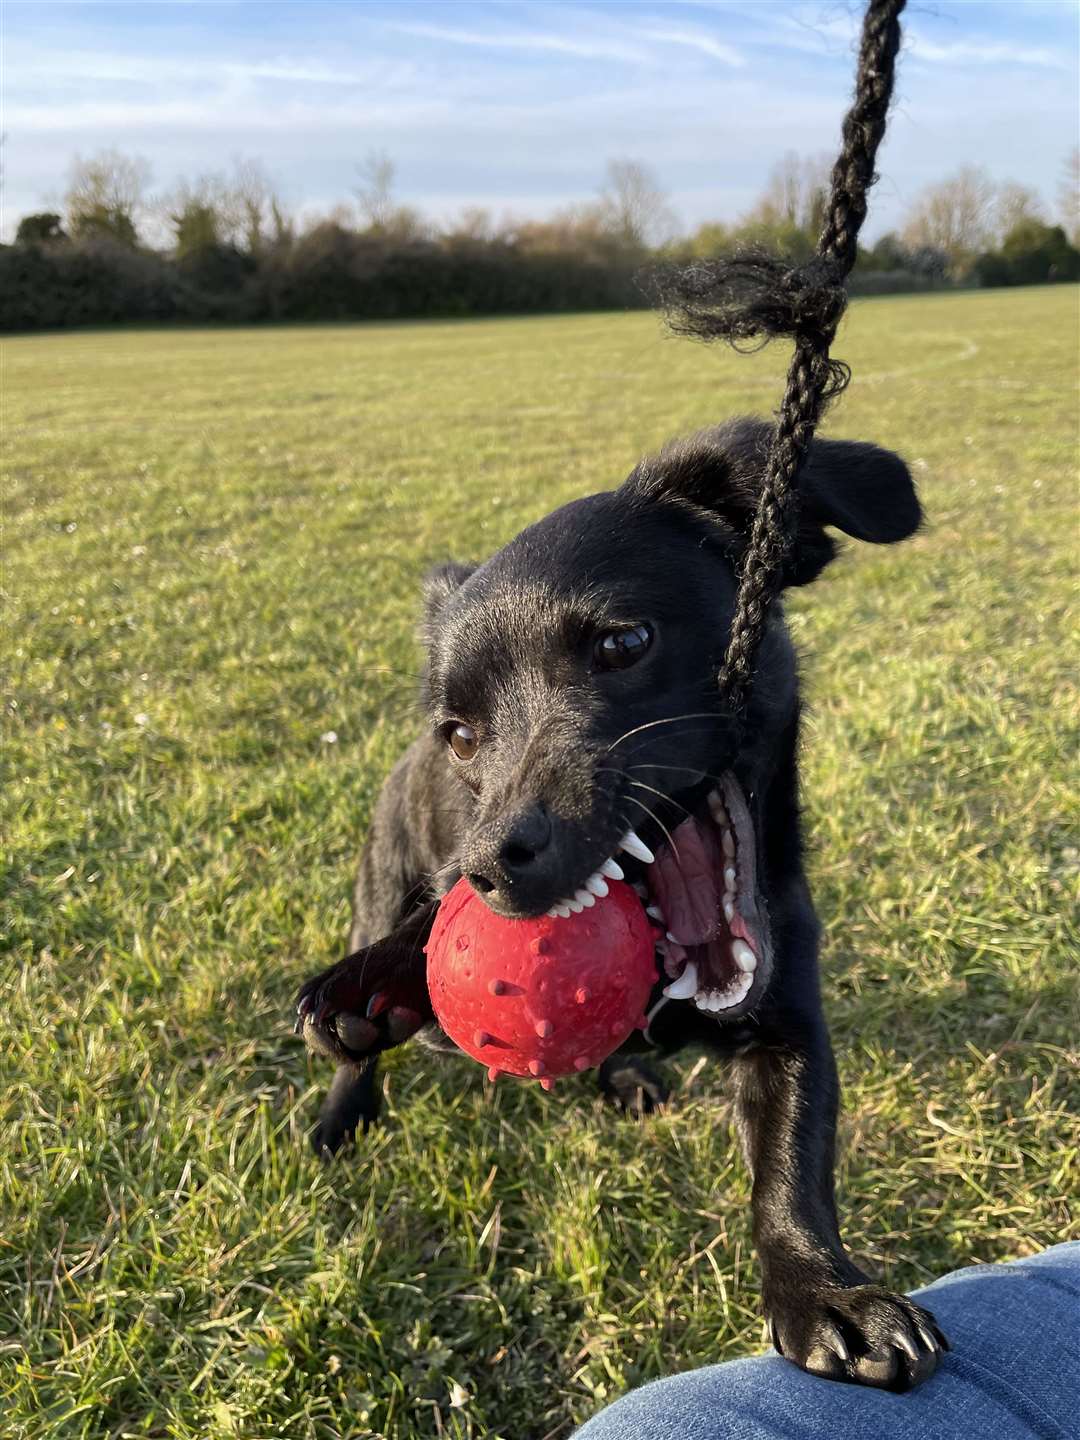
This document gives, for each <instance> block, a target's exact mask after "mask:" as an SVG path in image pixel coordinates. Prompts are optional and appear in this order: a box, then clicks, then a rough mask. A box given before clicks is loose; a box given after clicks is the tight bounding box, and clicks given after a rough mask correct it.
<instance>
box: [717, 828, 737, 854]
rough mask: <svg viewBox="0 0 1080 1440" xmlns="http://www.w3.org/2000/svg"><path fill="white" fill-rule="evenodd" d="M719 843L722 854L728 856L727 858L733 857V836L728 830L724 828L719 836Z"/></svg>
mask: <svg viewBox="0 0 1080 1440" xmlns="http://www.w3.org/2000/svg"><path fill="white" fill-rule="evenodd" d="M720 844H721V846H722V847H723V850H724V854H725V855H726V856H727V857H728V859H729V860H731V859H733V858H734V855H735V836H734V835H733V834H732V833H731V831H730V830H725V831H724V833H723V834H722V835H721V836H720Z"/></svg>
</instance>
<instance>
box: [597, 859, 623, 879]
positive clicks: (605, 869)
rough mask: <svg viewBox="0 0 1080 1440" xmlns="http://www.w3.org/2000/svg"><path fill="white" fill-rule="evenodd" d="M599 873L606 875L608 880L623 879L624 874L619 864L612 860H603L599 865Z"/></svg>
mask: <svg viewBox="0 0 1080 1440" xmlns="http://www.w3.org/2000/svg"><path fill="white" fill-rule="evenodd" d="M600 874H601V875H606V876H607V878H608V879H609V880H625V879H626V875H625V874H624V872H623V868H622V866H621V865H619V864H617V863H616V862H615V861H614V860H605V861H604V863H603V864H602V865H601V866H600Z"/></svg>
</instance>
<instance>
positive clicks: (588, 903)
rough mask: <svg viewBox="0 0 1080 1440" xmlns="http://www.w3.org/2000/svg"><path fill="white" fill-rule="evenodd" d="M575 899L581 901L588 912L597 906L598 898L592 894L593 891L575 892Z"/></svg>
mask: <svg viewBox="0 0 1080 1440" xmlns="http://www.w3.org/2000/svg"><path fill="white" fill-rule="evenodd" d="M574 899H575V900H577V901H579V902H580V904H582V905H583V906H584V907H585V909H586V910H591V909H592V907H593V906H594V905H595V904H596V896H595V895H594V894H593V893H592V891H591V890H577V891H575V893H574Z"/></svg>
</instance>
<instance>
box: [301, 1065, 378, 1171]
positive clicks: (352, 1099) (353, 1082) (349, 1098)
mask: <svg viewBox="0 0 1080 1440" xmlns="http://www.w3.org/2000/svg"><path fill="white" fill-rule="evenodd" d="M381 1105H382V1094H381V1092H380V1090H379V1062H378V1060H376V1059H374V1058H372V1059H371V1060H367V1061H365V1062H362V1063H361V1064H359V1065H349V1064H345V1063H342V1064H341V1065H339V1066H338V1068H337V1069H336V1070H335V1071H334V1078H333V1081H332V1082H331V1084H330V1089H329V1090H328V1091H327V1092H326V1099H325V1100H324V1101H323V1103H322V1108H321V1110H320V1111H319V1118H318V1120H317V1121H316V1123H315V1128H314V1130H312V1132H311V1144H312V1146H313V1148H314V1150H315V1153H316V1154H317V1155H334V1154H336V1153H337V1151H338V1150H340V1148H341V1146H342V1145H343V1144H344V1143H345V1141H347V1140H349V1139H351V1138H352V1137H353V1136H354V1135H355V1134H356V1132H357V1131H358V1130H359V1131H360V1133H361V1134H362V1135H366V1134H367V1132H368V1130H369V1128H370V1127H371V1126H372V1125H374V1124H375V1121H376V1120H377V1119H378V1118H379V1109H380V1107H381Z"/></svg>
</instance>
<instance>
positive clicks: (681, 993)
mask: <svg viewBox="0 0 1080 1440" xmlns="http://www.w3.org/2000/svg"><path fill="white" fill-rule="evenodd" d="M696 990H697V966H696V965H695V964H694V962H693V961H692V960H688V961H687V962H686V969H685V970H684V971H683V972H682V974H681V975H680V976H679V978H678V979H677V980H673V981H672V982H671V984H670V985H665V986H664V994H665V995H666V996H667V997H668V999H669V1000H689V999H690V996H691V995H693V994H694V992H695V991H696Z"/></svg>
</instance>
